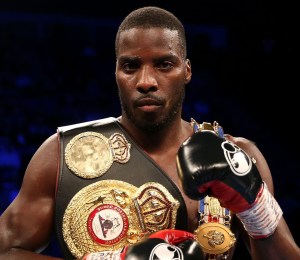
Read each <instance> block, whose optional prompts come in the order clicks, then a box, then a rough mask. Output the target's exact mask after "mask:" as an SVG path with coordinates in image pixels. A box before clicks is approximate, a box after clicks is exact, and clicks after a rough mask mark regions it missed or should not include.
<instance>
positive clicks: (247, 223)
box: [177, 130, 282, 238]
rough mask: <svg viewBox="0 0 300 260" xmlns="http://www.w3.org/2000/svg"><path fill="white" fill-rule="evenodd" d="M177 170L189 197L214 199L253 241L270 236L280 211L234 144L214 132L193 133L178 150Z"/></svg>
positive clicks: (257, 173)
mask: <svg viewBox="0 0 300 260" xmlns="http://www.w3.org/2000/svg"><path fill="white" fill-rule="evenodd" d="M177 167H178V172H179V178H180V183H181V186H182V189H183V190H184V192H185V193H186V194H187V195H188V196H189V197H190V198H192V199H196V200H198V199H202V198H204V197H205V196H206V195H209V196H212V197H215V198H217V199H218V200H219V201H220V204H221V206H223V207H225V208H228V209H229V210H231V211H232V212H235V213H237V216H238V217H239V218H240V220H241V221H242V223H243V224H244V227H245V229H246V230H247V232H248V233H249V235H250V236H251V237H253V238H264V237H267V236H269V235H271V234H273V232H274V231H275V229H276V227H277V225H278V222H279V219H280V217H281V215H282V211H281V209H280V207H279V205H278V203H277V202H276V200H275V199H274V198H273V196H272V195H271V194H270V192H269V191H268V189H267V186H266V184H265V183H264V182H263V181H262V178H261V176H260V174H259V172H258V170H257V168H256V166H255V163H254V162H253V161H252V160H251V158H250V157H249V156H248V155H247V154H246V153H245V152H244V151H243V150H242V149H240V148H239V147H238V146H237V145H235V144H234V143H232V142H230V141H228V140H226V139H224V138H222V137H220V136H218V135H217V134H216V133H215V132H214V131H207V130H205V131H201V132H197V133H195V134H193V135H192V136H191V137H190V138H188V139H187V140H186V141H185V142H184V143H183V144H182V146H181V147H180V148H179V151H178V154H177ZM258 213H259V214H258Z"/></svg>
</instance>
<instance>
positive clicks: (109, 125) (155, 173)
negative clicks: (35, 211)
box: [55, 117, 188, 259]
mask: <svg viewBox="0 0 300 260" xmlns="http://www.w3.org/2000/svg"><path fill="white" fill-rule="evenodd" d="M83 133H86V134H87V136H88V135H89V134H91V133H95V135H96V134H100V135H101V136H103V137H104V140H106V139H107V140H108V139H109V138H110V137H111V136H114V135H115V134H120V135H122V136H124V137H125V139H126V140H127V141H128V143H129V144H130V157H129V159H128V161H126V162H125V163H119V162H118V161H112V162H111V165H110V164H108V166H105V167H104V166H103V168H104V173H103V174H101V176H96V177H94V176H92V178H85V177H82V176H79V175H78V174H75V173H74V169H73V168H72V167H70V165H69V164H70V163H69V164H68V160H73V159H74V158H73V157H72V156H69V157H66V151H68V144H70V143H72V140H74V138H76V136H78V135H80V134H83ZM58 134H59V140H60V166H59V176H58V180H57V192H56V206H55V226H56V233H57V237H58V241H59V243H60V247H61V249H62V252H63V254H64V256H65V257H66V259H74V256H76V257H79V256H80V254H81V251H80V249H79V251H80V252H79V253H77V250H78V248H80V243H81V242H80V241H72V238H71V237H72V234H73V233H72V232H76V228H79V229H80V228H81V229H82V230H85V229H87V230H89V231H90V233H89V234H90V235H87V234H88V232H83V234H82V236H83V237H82V239H83V240H86V241H90V240H91V238H94V240H95V241H96V242H99V243H100V244H101V243H104V244H105V243H106V241H104V240H103V239H101V238H99V236H97V235H96V234H95V232H96V231H95V232H94V231H93V230H94V229H97V228H99V230H100V231H101V232H102V234H103V235H104V237H105V236H106V235H107V233H106V232H108V231H111V230H112V227H113V226H114V227H117V226H118V225H119V223H115V224H114V221H115V220H117V221H118V219H116V218H110V220H109V221H108V220H107V219H108V218H109V217H108V215H109V214H110V212H112V211H111V210H116V211H118V214H119V215H118V216H120V218H121V219H122V218H123V219H124V220H126V219H128V218H130V217H132V216H131V214H127V216H125V215H126V214H125V215H124V214H123V213H124V212H123V210H122V204H120V205H121V206H120V207H116V206H114V205H109V204H106V203H102V204H101V203H100V204H99V205H101V206H98V207H96V208H95V209H94V210H93V211H92V213H90V215H89V216H87V220H85V221H83V224H82V221H81V220H80V219H78V220H77V219H76V218H77V217H78V216H81V211H80V209H79V208H80V207H82V204H81V199H84V200H86V203H85V207H87V206H86V205H94V204H93V203H95V202H94V201H96V200H97V201H98V200H101V199H102V200H103V201H105V198H108V197H107V196H103V195H101V196H99V198H98V197H97V199H95V200H94V201H89V196H88V195H89V194H91V195H93V194H94V193H95V191H97V189H98V191H99V192H102V188H103V187H105V188H106V189H107V190H109V189H110V188H109V186H110V185H107V183H108V184H109V183H111V184H112V185H113V186H114V189H111V190H109V191H110V194H109V196H112V195H111V192H112V190H113V191H115V190H117V191H118V189H119V188H120V189H121V191H122V187H123V185H125V186H126V187H127V186H128V185H129V186H128V187H129V188H130V189H132V193H134V192H135V191H136V189H137V190H138V189H139V187H141V186H143V185H145V184H147V183H151V185H150V186H151V187H152V188H149V194H150V193H151V194H153V192H154V193H155V189H156V188H157V187H156V184H159V185H162V186H163V187H162V188H161V186H159V187H158V190H159V189H163V188H165V189H166V190H167V191H168V192H169V194H170V195H171V196H172V197H173V198H174V199H175V200H176V201H177V202H178V203H179V205H178V209H177V214H175V215H174V216H175V226H173V228H176V229H182V230H187V228H188V217H187V209H186V205H185V202H184V199H183V197H182V195H181V192H180V191H179V189H178V187H177V186H176V185H175V184H174V182H172V180H171V179H170V178H169V177H168V176H167V174H166V173H165V172H163V171H162V170H161V169H160V168H159V166H158V165H157V164H156V163H155V162H154V161H153V160H152V159H151V158H150V157H149V156H148V155H147V154H145V153H144V152H143V150H142V149H141V148H140V147H139V146H138V145H137V144H135V142H134V140H133V139H132V138H131V137H130V136H129V135H128V134H127V133H126V131H125V130H124V129H123V128H122V126H121V125H120V124H119V122H118V121H117V119H116V118H112V117H111V118H105V119H101V120H95V121H90V122H86V123H81V124H75V125H70V126H63V127H58ZM78 140H79V139H78ZM79 141H80V140H79ZM109 145H110V146H111V144H109ZM70 158H71V159H70ZM74 160H75V159H74ZM75 170H76V169H75ZM152 184H153V185H152ZM93 185H94V186H93ZM120 185H121V186H120ZM87 187H91V189H90V190H85V189H87ZM153 187H154V188H153ZM147 188H148V187H147ZM99 189H100V190H101V191H100V190H99ZM150 189H152V190H151V192H150ZM119 193H120V194H118V196H116V193H114V198H121V199H122V200H124V201H126V200H127V201H128V200H129V199H131V198H130V196H129V197H128V196H127V197H126V198H125V197H124V196H123V194H122V192H119ZM141 193H143V191H142V192H141ZM80 194H81V197H82V198H81V197H80V196H79V195H80ZM140 195H141V196H143V194H140ZM160 196H161V197H159V198H157V201H159V200H160V198H163V196H164V195H160ZM135 202H136V200H135ZM89 203H91V204H89ZM130 203H131V202H130ZM145 203H147V201H146V200H145ZM111 206H112V207H113V208H110V207H111ZM129 206H133V203H131V204H130V205H129ZM101 210H102V212H105V216H106V217H103V216H104V215H101V214H102V213H101ZM66 213H68V214H69V215H68V216H67V217H66ZM137 214H141V213H140V212H137ZM78 218H79V217H78ZM70 219H71V220H72V225H71V227H70V226H69V223H68V222H70ZM76 221H78V222H76ZM150 222H151V221H150ZM150 222H149V223H150ZM158 222H159V221H158ZM158 222H157V223H158ZM77 223H81V224H80V225H81V226H80V225H79V224H77ZM124 223H126V221H125V222H124ZM149 223H148V227H149V226H151V223H150V224H149ZM139 224H141V225H142V224H143V223H139ZM77 225H78V226H77ZM137 225H138V224H137ZM65 226H67V231H66V232H65V231H64V230H65V229H66V228H65ZM69 227H70V229H71V230H69ZM126 228H127V229H126ZM129 228H130V227H126V226H123V230H124V229H126V230H129ZM81 229H80V230H81ZM101 229H102V230H101ZM74 230H75V231H74ZM100 231H99V232H100ZM77 232H79V231H77ZM127 235H128V234H127ZM123 238H124V234H123V236H122V232H121V231H120V236H119V238H118V237H115V238H114V239H112V240H111V241H110V243H111V245H112V246H109V245H108V246H107V249H106V250H111V249H114V247H113V243H114V242H116V241H117V240H118V239H123ZM79 240H81V238H80V239H79ZM120 241H121V240H120ZM87 243H90V242H87ZM70 245H71V246H70ZM87 246H89V245H87ZM74 248H75V249H74ZM74 251H75V255H74ZM85 253H87V252H85Z"/></svg>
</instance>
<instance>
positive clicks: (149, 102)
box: [135, 98, 163, 107]
mask: <svg viewBox="0 0 300 260" xmlns="http://www.w3.org/2000/svg"><path fill="white" fill-rule="evenodd" d="M162 104H163V102H162V101H161V100H158V99H153V98H142V99H139V100H137V101H136V102H135V105H136V106H138V107H143V106H161V105H162Z"/></svg>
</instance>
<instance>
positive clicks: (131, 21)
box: [115, 6, 186, 58]
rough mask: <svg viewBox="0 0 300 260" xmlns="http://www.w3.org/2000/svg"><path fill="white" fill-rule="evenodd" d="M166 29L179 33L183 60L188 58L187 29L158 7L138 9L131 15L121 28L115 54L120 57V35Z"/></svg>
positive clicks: (171, 14) (125, 19) (170, 14)
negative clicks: (129, 32) (145, 30)
mask: <svg viewBox="0 0 300 260" xmlns="http://www.w3.org/2000/svg"><path fill="white" fill-rule="evenodd" d="M153 27H154V28H155V27H157V28H166V29H170V30H172V31H173V30H174V31H177V32H178V36H179V41H180V42H179V43H180V45H181V46H182V53H183V58H186V37H185V29H184V26H183V24H182V23H181V22H180V21H179V19H178V18H177V17H176V16H175V15H174V14H173V13H171V12H169V11H167V10H165V9H162V8H160V7H156V6H147V7H141V8H138V9H136V10H134V11H132V12H131V13H129V14H128V15H127V16H126V17H125V18H124V20H123V21H122V23H121V24H120V26H119V29H118V32H117V35H116V40H115V53H116V56H117V55H118V48H119V38H120V33H121V32H124V31H126V30H129V29H132V28H145V29H149V28H153Z"/></svg>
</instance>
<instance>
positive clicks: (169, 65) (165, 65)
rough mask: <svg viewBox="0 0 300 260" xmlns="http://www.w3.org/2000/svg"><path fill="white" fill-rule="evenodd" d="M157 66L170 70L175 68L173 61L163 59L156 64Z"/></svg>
mask: <svg viewBox="0 0 300 260" xmlns="http://www.w3.org/2000/svg"><path fill="white" fill-rule="evenodd" d="M156 67H157V68H159V69H161V70H169V69H171V68H173V67H174V66H173V63H172V62H170V61H163V62H160V63H158V64H157V65H156Z"/></svg>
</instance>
